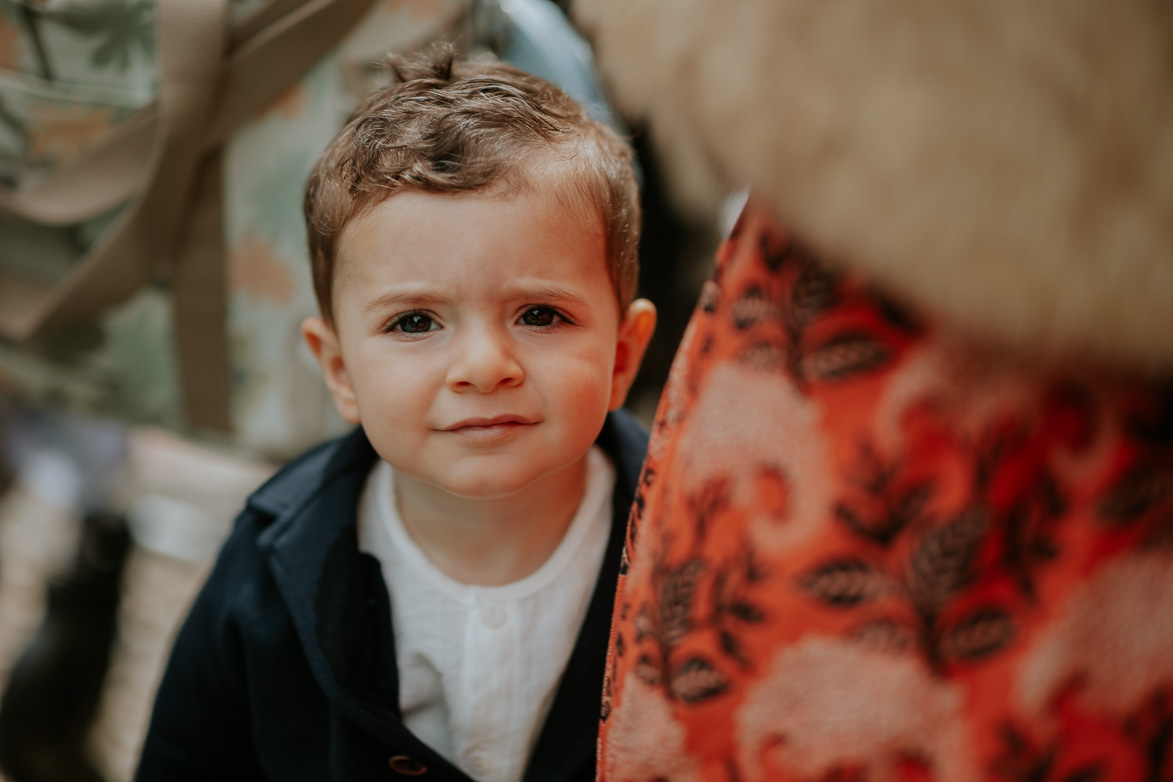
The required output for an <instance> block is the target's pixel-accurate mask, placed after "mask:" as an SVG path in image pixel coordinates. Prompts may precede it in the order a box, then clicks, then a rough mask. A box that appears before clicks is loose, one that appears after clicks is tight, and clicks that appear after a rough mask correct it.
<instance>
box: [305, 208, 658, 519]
mask: <svg viewBox="0 0 1173 782" xmlns="http://www.w3.org/2000/svg"><path fill="white" fill-rule="evenodd" d="M590 218H591V219H585V218H584V216H583V214H581V213H580V210H573V209H569V208H567V207H566V206H564V205H563V204H562V203H561V201H560V200H559V199H557V198H554V197H553V196H552V195H550V194H549V193H545V194H543V192H542V190H541V188H537V187H529V188H526V189H524V190H522V191H521V192H519V193H517V194H515V195H509V196H500V195H492V194H486V193H484V192H481V191H474V192H471V193H466V194H455V195H453V194H432V193H423V192H406V193H401V194H398V195H395V196H394V197H392V198H390V199H389V200H387V201H385V202H383V203H382V204H380V205H379V206H377V207H375V208H374V209H372V210H370V211H369V212H367V213H366V214H364V215H362V216H360V217H358V218H356V219H355V220H354V221H353V222H352V223H351V224H350V225H348V226H347V227H346V229H345V231H344V232H343V235H342V238H341V241H340V243H339V251H338V258H337V266H336V269H337V275H338V276H337V278H336V280H335V283H334V301H333V303H334V313H335V322H334V328H331V327H330V326H328V325H326V324H325V323H324V322H323V321H321V320H320V319H318V318H311V319H308V320H307V321H306V323H305V324H304V325H303V333H304V335H305V337H306V340H307V342H308V343H309V346H310V348H311V350H312V351H313V352H314V354H315V355H316V356H317V357H318V361H319V362H320V363H321V365H322V368H323V370H324V373H325V377H326V382H327V385H328V386H329V388H330V391H331V393H332V394H333V397H334V401H335V404H336V405H337V407H338V410H339V412H340V413H341V414H342V416H343V417H344V418H345V419H347V420H348V421H350V422H352V423H361V424H362V425H363V427H364V429H365V430H366V433H367V436H368V437H369V438H370V440H371V443H372V444H373V445H374V447H375V450H376V451H377V452H378V453H379V455H380V456H381V457H382V458H383V459H385V460H386V461H388V462H390V463H391V465H392V466H393V467H395V468H396V470H398V471H399V472H400V473H402V474H404V475H406V476H409V478H410V479H413V480H414V481H418V482H420V483H422V484H425V485H428V486H431V487H435V488H439V489H441V490H443V491H444V492H447V493H449V494H452V495H456V496H460V497H466V498H483V499H489V498H497V497H506V496H511V495H514V494H516V493H518V492H521V491H523V490H525V489H527V488H529V487H532V486H536V485H537V484H539V483H540V482H541V481H542V479H543V478H546V477H548V476H550V475H553V474H554V473H556V472H558V471H560V470H563V469H565V468H567V467H570V466H572V465H575V464H578V463H580V460H581V459H582V458H583V457H584V456H585V454H586V452H587V450H588V449H589V448H590V446H591V444H592V443H593V442H594V439H595V437H596V435H597V434H598V432H599V429H600V428H601V426H602V423H603V418H604V417H605V415H606V412H607V411H608V410H613V409H615V408H617V407H619V406H620V405H621V404H623V400H624V398H625V396H626V394H627V389H628V387H629V386H630V385H631V382H632V380H633V379H634V377H635V373H636V370H637V369H638V367H639V362H640V359H641V358H642V357H643V351H644V348H645V347H646V346H647V342H648V339H649V338H650V336H651V332H652V329H653V327H654V325H655V309H654V308H653V307H652V305H651V304H650V303H649V302H647V301H643V300H640V301H636V302H634V303H633V304H632V305H631V306H630V307H629V308H628V311H627V313H625V317H623V318H621V317H620V312H619V305H618V303H617V301H616V297H615V292H614V289H613V288H612V285H611V281H610V278H609V276H608V273H607V261H606V254H605V253H606V249H605V241H604V237H603V232H602V228H601V224H600V221H599V219H598V218H597V217H595V216H594V215H593V214H592V215H590ZM412 482H413V481H412V480H409V481H408V482H407V483H408V484H410V483H412Z"/></svg>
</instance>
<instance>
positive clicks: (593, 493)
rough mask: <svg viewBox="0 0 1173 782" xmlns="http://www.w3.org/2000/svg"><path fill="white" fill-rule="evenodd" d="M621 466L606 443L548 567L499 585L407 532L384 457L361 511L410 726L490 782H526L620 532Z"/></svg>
mask: <svg viewBox="0 0 1173 782" xmlns="http://www.w3.org/2000/svg"><path fill="white" fill-rule="evenodd" d="M614 487H615V468H614V467H613V466H612V465H611V463H610V461H609V460H608V459H607V457H606V456H605V455H604V454H603V452H602V451H601V450H600V449H599V448H598V447H597V446H596V447H594V448H592V449H591V451H590V453H589V454H588V457H587V479H586V487H585V490H584V492H583V497H582V501H581V502H580V503H579V507H578V510H577V511H576V512H575V515H574V518H573V519H572V520H571V522H570V525H569V526H568V527H567V529H566V533H565V534H564V535H563V538H562V541H561V542H560V543H559V544H558V547H557V548H556V549H555V550H554V552H553V553H552V554H551V555H550V557H549V558H548V559H547V560H546V561H545V563H543V564H542V566H541V567H540V568H538V570H536V571H535V572H534V573H531V574H530V575H528V576H526V577H525V578H523V579H521V580H520V581H515V582H513V583H511V584H505V585H503V586H495V587H482V586H472V585H469V584H462V583H460V582H458V581H455V580H454V579H452V578H450V577H448V576H447V575H445V574H444V573H443V572H441V571H440V570H439V568H437V567H436V566H435V565H434V564H432V562H431V561H430V560H429V559H428V558H427V556H426V555H425V554H424V553H423V551H421V550H420V548H419V547H418V546H417V545H416V544H415V542H414V541H413V540H412V539H411V537H410V536H409V535H408V534H407V531H406V529H404V527H403V521H402V520H401V519H400V517H399V513H398V511H397V509H396V503H395V486H394V470H393V469H392V468H391V466H390V465H389V464H387V463H386V462H383V461H381V460H380V461H379V462H378V464H377V465H376V466H375V468H374V469H373V470H372V471H371V474H370V477H369V478H368V479H367V483H366V487H365V488H364V490H363V496H362V499H361V501H360V505H359V518H358V539H359V548H360V549H361V550H362V551H365V552H367V553H369V554H371V555H373V556H374V557H375V558H377V559H378V560H379V562H380V563H381V564H382V570H383V580H384V581H385V583H386V584H387V590H388V592H389V593H390V598H391V618H392V626H393V628H394V631H395V648H396V663H397V665H398V668H399V707H400V710H401V712H402V714H403V721H404V723H405V724H406V725H407V727H408V729H410V730H411V731H412V733H414V734H415V735H416V736H418V737H419V738H420V739H421V740H422V741H424V743H426V744H428V745H429V746H430V747H432V748H433V749H435V750H436V751H437V752H439V753H440V754H441V755H443V756H444V757H445V758H447V759H448V760H450V761H452V763H454V764H455V765H456V766H457V767H459V768H460V769H461V770H462V771H464V772H465V773H466V774H468V775H469V776H470V777H472V778H474V779H476V780H478V781H479V782H518V781H519V780H520V779H521V777H522V774H523V773H524V772H525V766H526V762H527V761H528V759H529V756H530V752H531V751H532V750H533V746H534V743H535V742H536V740H537V737H538V731H539V730H540V729H541V727H542V724H543V723H544V722H545V719H546V713H547V712H548V711H549V709H550V704H551V703H552V702H553V700H554V695H555V693H556V691H557V688H558V683H559V681H560V680H561V676H562V671H563V670H564V669H565V667H566V662H567V660H569V658H570V653H571V651H572V650H573V649H574V642H575V640H576V639H577V637H578V631H579V628H580V626H581V625H582V621H583V618H584V617H585V616H586V611H587V606H588V604H589V603H590V597H591V594H592V592H593V591H594V587H595V581H596V580H597V578H598V573H599V568H600V567H601V565H602V562H603V556H604V553H605V551H606V548H607V539H608V537H609V535H610V530H611V494H612V492H613V490H614Z"/></svg>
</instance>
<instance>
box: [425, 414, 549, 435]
mask: <svg viewBox="0 0 1173 782" xmlns="http://www.w3.org/2000/svg"><path fill="white" fill-rule="evenodd" d="M534 423H536V421H534V420H533V419H531V418H525V417H523V416H518V415H499V416H495V417H493V418H466V419H464V420H463V421H457V422H456V423H455V424H452V425H451V426H448V427H445V428H444V429H443V430H442V431H445V432H451V433H452V434H456V435H460V436H461V437H463V438H465V439H466V440H475V441H479V442H488V441H493V440H500V439H503V438H506V437H509V436H510V435H512V434H514V433H515V432H517V431H518V430H520V429H522V428H524V427H526V426H530V425H532V424H534Z"/></svg>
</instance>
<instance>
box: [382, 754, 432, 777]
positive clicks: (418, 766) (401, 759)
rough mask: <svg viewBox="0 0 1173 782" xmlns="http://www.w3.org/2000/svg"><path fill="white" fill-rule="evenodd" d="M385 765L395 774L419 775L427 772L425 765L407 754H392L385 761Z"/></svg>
mask: <svg viewBox="0 0 1173 782" xmlns="http://www.w3.org/2000/svg"><path fill="white" fill-rule="evenodd" d="M387 765H388V766H390V767H391V770H392V771H394V772H395V773H396V774H402V775H403V776H405V777H420V776H423V775H424V774H426V773H428V767H427V766H425V765H424V764H423V763H420V762H419V761H418V760H415V759H414V758H409V757H408V756H407V755H394V756H393V757H392V758H391V759H390V760H388V761H387Z"/></svg>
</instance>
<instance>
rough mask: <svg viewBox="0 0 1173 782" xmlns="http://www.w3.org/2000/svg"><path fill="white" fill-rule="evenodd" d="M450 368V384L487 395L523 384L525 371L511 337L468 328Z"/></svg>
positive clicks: (460, 389)
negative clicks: (510, 341)
mask: <svg viewBox="0 0 1173 782" xmlns="http://www.w3.org/2000/svg"><path fill="white" fill-rule="evenodd" d="M455 347H456V350H455V355H454V356H453V360H452V364H451V366H449V368H448V387H449V388H451V389H452V390H454V391H474V390H475V391H479V392H480V393H482V394H487V393H490V392H492V391H495V390H496V389H498V388H502V387H504V388H510V387H513V386H517V385H520V384H521V381H522V379H523V378H524V377H525V372H524V370H523V369H522V367H521V363H520V362H519V361H518V360H517V358H516V356H515V355H514V353H513V350H512V349H511V345H510V343H509V338H508V336H506V335H505V334H500V333H497V332H494V331H489V330H477V331H467V332H465V333H464V334H462V335H460V337H459V338H458V339H457V344H456V345H455Z"/></svg>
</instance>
